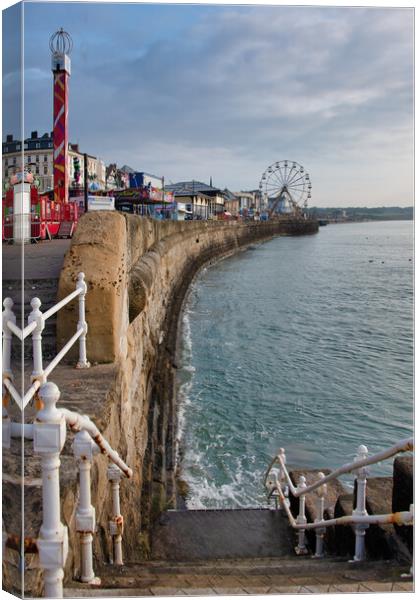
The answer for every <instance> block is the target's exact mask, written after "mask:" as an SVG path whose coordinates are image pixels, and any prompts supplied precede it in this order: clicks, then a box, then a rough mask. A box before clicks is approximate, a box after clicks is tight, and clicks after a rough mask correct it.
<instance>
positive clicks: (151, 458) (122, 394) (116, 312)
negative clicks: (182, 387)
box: [57, 212, 318, 570]
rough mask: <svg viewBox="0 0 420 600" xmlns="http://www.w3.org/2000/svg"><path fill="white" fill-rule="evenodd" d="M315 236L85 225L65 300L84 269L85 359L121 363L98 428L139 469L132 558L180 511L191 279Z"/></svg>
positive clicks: (100, 499) (260, 227) (129, 514)
mask: <svg viewBox="0 0 420 600" xmlns="http://www.w3.org/2000/svg"><path fill="white" fill-rule="evenodd" d="M317 230H318V224H317V223H316V222H313V221H286V220H285V221H279V222H261V223H258V222H252V223H244V224H242V223H234V222H232V223H231V222H209V221H205V222H200V221H198V222H173V221H169V222H159V221H154V220H150V219H145V218H141V217H138V216H135V215H123V214H121V213H117V212H92V213H88V214H86V215H84V216H83V217H82V218H81V220H80V222H79V225H78V228H77V231H76V233H75V236H74V237H73V240H72V244H71V247H70V249H69V251H68V253H67V255H66V257H65V261H64V266H63V269H62V272H61V276H60V283H59V297H60V298H62V297H64V296H65V295H67V294H68V293H70V292H71V291H73V290H74V286H75V281H76V277H77V274H78V273H79V272H80V271H83V272H84V273H85V277H86V282H87V285H88V293H87V296H86V319H87V322H88V327H89V330H88V336H87V353H88V359H89V360H90V362H91V363H93V364H95V363H114V365H115V377H114V378H113V381H112V384H111V386H110V388H109V391H108V393H107V395H106V398H104V399H103V414H102V415H101V421H103V422H105V423H106V427H105V430H104V431H103V433H104V435H105V437H106V438H107V439H108V440H109V442H110V443H111V444H112V446H113V447H114V448H115V449H117V450H118V452H119V453H120V455H121V456H122V457H123V458H124V460H125V461H126V462H127V464H128V465H130V467H131V468H132V469H133V471H134V476H133V479H132V480H131V481H126V482H123V483H122V486H121V490H122V496H121V511H122V514H123V515H124V520H125V524H126V527H125V531H124V542H123V543H124V555H125V559H126V560H128V561H129V560H135V559H139V558H144V557H146V556H147V553H148V549H149V537H148V532H149V530H150V526H151V524H152V522H153V520H154V518H155V517H156V516H157V515H158V514H159V513H160V512H161V511H162V510H164V509H165V508H167V507H174V506H175V505H176V496H177V494H176V477H175V475H176V473H175V471H176V464H175V438H176V405H175V394H174V379H175V378H174V374H175V370H176V365H175V363H174V356H175V349H176V337H177V326H178V318H179V314H180V311H181V308H182V302H183V299H184V297H185V293H186V291H187V289H188V286H189V284H190V283H191V280H192V279H193V277H194V275H195V274H196V273H197V271H198V270H199V269H200V267H202V266H203V265H204V264H205V263H208V262H209V261H212V260H215V259H218V258H220V257H221V256H223V255H226V254H229V253H232V252H234V251H236V250H237V249H239V248H241V247H244V246H246V245H248V244H252V243H255V242H258V241H260V240H264V239H268V238H270V237H273V236H276V235H299V234H306V233H315V232H316V231H317ZM77 317H78V314H77V305H76V303H72V304H70V305H68V306H67V307H66V308H64V309H63V310H62V311H60V312H59V313H58V322H57V342H58V347H61V346H62V345H64V343H65V341H66V340H68V339H69V337H70V336H71V335H72V334H73V332H74V330H75V327H76V323H77ZM86 394H87V395H88V394H89V389H87V390H86ZM80 410H81V411H82V410H83V407H82V406H81V408H80ZM96 463H98V464H96V465H95V470H94V473H93V475H94V477H93V481H94V482H95V485H94V489H93V494H92V503H93V505H94V506H95V507H96V511H97V522H98V527H99V532H100V535H98V536H95V538H96V541H95V544H96V547H95V552H96V556H97V558H99V559H104V560H106V559H107V558H108V557H107V550H106V544H105V543H102V544H101V539H102V540H104V539H105V532H106V531H107V528H108V520H109V514H110V512H111V506H110V498H109V496H110V494H109V493H108V489H107V486H108V483H107V479H106V461H96ZM64 518H65V520H66V523H67V524H68V525H70V529H71V528H72V521H73V519H74V509H73V510H70V509H69V507H68V510H67V511H65V515H64ZM73 569H74V565H73V567H72V569H71V570H73Z"/></svg>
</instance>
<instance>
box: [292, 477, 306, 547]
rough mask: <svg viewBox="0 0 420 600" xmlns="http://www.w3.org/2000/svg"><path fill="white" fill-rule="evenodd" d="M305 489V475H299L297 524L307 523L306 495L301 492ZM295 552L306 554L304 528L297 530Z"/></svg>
mask: <svg viewBox="0 0 420 600" xmlns="http://www.w3.org/2000/svg"><path fill="white" fill-rule="evenodd" d="M305 489H306V477H305V476H304V475H301V476H300V477H299V484H298V487H297V490H298V492H299V493H301V495H300V496H299V514H298V516H297V519H296V523H297V524H298V525H306V523H307V519H306V514H305V500H306V496H305V494H304V493H303V490H305ZM295 552H296V554H299V555H301V554H308V549H307V547H306V543H305V530H304V529H299V530H298V545H297V546H296V548H295Z"/></svg>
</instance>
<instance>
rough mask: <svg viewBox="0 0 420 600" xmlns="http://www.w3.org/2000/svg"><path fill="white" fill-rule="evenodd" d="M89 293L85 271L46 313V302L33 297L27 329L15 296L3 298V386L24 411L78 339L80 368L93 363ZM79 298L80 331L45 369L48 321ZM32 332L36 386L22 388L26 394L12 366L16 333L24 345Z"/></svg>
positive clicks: (78, 329)
mask: <svg viewBox="0 0 420 600" xmlns="http://www.w3.org/2000/svg"><path fill="white" fill-rule="evenodd" d="M86 292H87V286H86V283H85V275H84V273H79V274H78V276H77V283H76V289H75V290H74V292H72V293H71V294H69V295H68V296H66V297H65V298H63V300H61V301H60V302H57V304H55V305H54V306H52V307H51V308H49V309H48V310H47V311H45V312H44V313H43V312H41V310H40V307H41V305H42V303H41V300H40V299H39V298H32V300H31V307H32V312H31V313H30V314H29V316H28V324H27V326H26V327H25V328H24V329H21V328H20V327H18V326H17V325H16V315H15V313H14V312H13V310H12V308H13V300H12V299H11V298H5V300H4V301H3V306H4V311H3V315H2V317H3V319H2V327H3V385H4V387H5V388H6V390H7V396H11V397H12V398H13V400H14V401H15V402H16V403H17V405H18V406H19V408H20V409H21V410H23V409H24V408H25V406H26V405H27V404H28V402H29V401H30V400H31V399H32V398H33V397H34V396H35V394H36V393H37V391H38V390H39V388H40V387H41V385H42V383H44V382H45V381H47V378H48V377H49V375H50V374H51V373H52V371H53V370H54V369H55V367H56V366H57V365H58V364H59V362H60V361H61V360H62V359H63V358H64V356H65V355H66V354H67V352H68V351H69V350H70V348H71V347H72V346H73V345H74V344H75V343H76V342H77V340H79V360H78V363H77V368H78V369H85V368H88V367H89V366H90V365H89V362H88V360H87V357H86V335H87V330H88V327H87V323H86V318H85V296H86ZM77 297H78V298H79V320H78V323H77V329H76V333H75V334H74V335H73V336H72V337H71V338H70V339H69V341H68V342H67V343H66V344H65V345H64V347H63V348H62V349H61V350H60V351H59V352H58V353H57V355H56V356H55V357H54V358H53V359H52V361H51V362H50V363H49V365H48V366H47V367H45V369H44V366H43V356H42V332H43V330H44V328H45V321H46V320H47V319H49V318H50V317H52V315H54V314H55V313H57V312H58V311H59V310H60V309H61V308H63V307H64V306H66V304H68V303H69V302H71V301H72V300H74V299H75V298H77ZM30 334H32V357H33V370H32V376H31V379H32V385H31V386H30V387H29V389H28V390H27V391H26V392H23V391H22V393H20V392H19V391H18V390H17V389H16V387H15V385H14V383H13V372H12V366H11V356H12V336H13V335H15V336H16V337H17V338H18V339H19V340H20V341H21V342H22V344H23V343H24V340H25V339H26V338H27V337H28V336H29V335H30Z"/></svg>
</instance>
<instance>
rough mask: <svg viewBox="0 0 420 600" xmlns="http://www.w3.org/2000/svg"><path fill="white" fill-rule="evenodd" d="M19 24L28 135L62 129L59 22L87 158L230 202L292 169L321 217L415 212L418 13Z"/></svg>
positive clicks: (8, 33)
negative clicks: (300, 170) (209, 191)
mask: <svg viewBox="0 0 420 600" xmlns="http://www.w3.org/2000/svg"><path fill="white" fill-rule="evenodd" d="M18 22H19V18H18V10H17V9H16V8H13V7H11V8H9V9H8V10H7V11H5V12H4V13H3V139H5V135H6V133H13V134H14V135H15V136H17V137H19V132H20V127H19V119H18V114H19V111H18V106H19V103H18V95H19V80H20V77H19V61H18V59H17V56H18V53H17V52H15V53H14V54H13V52H12V50H13V49H14V50H16V49H17V46H18V43H19V35H18V33H17V29H18V27H17V25H18ZM23 22H24V71H23V72H24V90H25V94H24V132H25V136H29V134H30V132H31V131H32V130H37V131H38V132H39V133H44V132H46V131H51V130H52V73H51V70H50V63H51V58H50V51H49V47H48V42H49V37H50V35H51V34H52V33H53V32H54V31H56V30H57V29H58V28H60V27H64V29H65V30H66V31H68V32H69V33H70V34H71V36H72V38H73V43H74V48H73V51H72V54H71V61H72V74H71V79H70V100H69V140H70V141H71V142H73V143H79V145H80V149H81V151H82V152H88V153H90V154H93V155H95V156H99V157H100V158H102V159H103V160H104V161H105V163H107V164H108V163H110V162H117V164H118V165H119V166H122V165H124V164H128V165H130V166H131V167H133V168H134V169H136V170H139V171H146V172H149V173H154V174H156V175H159V176H162V175H163V176H164V177H165V181H166V182H174V183H175V182H177V181H182V180H190V179H195V180H198V181H204V182H206V183H208V182H209V179H210V177H212V181H213V184H214V185H215V186H217V187H221V188H224V187H228V188H229V189H231V190H233V191H237V190H241V189H242V190H246V189H256V188H258V185H259V181H260V179H261V175H262V173H263V172H264V171H265V169H266V168H267V167H268V166H269V165H270V164H272V163H273V162H275V161H280V160H285V159H287V160H291V161H297V162H298V163H300V164H301V165H303V166H304V167H305V169H306V170H307V171H308V173H309V174H310V177H311V182H312V200H311V204H312V206H338V207H339V206H343V207H344V206H397V205H398V206H409V205H412V204H413V202H414V196H413V173H414V157H413V143H414V123H413V79H414V73H413V62H414V56H413V45H414V38H413V28H414V13H413V11H412V10H411V9H403V8H367V7H360V8H344V7H341V8H340V7H335V8H334V7H293V6H261V5H259V6H252V5H242V6H239V5H231V6H229V5H226V6H221V5H213V6H212V5H204V4H203V5H162V4H161V5H141V4H98V3H84V2H79V3H69V2H44V3H42V2H24V9H23ZM13 56H14V58H13Z"/></svg>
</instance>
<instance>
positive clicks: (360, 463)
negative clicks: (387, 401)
mask: <svg viewBox="0 0 420 600" xmlns="http://www.w3.org/2000/svg"><path fill="white" fill-rule="evenodd" d="M413 448H414V439H413V438H406V439H404V440H401V441H399V442H397V443H396V444H394V445H393V446H390V447H389V448H387V449H386V450H383V451H382V452H378V453H377V454H373V455H372V456H370V457H368V458H364V459H362V460H357V461H353V462H351V463H346V464H344V465H342V466H341V467H339V468H338V469H336V470H335V471H333V472H332V473H329V475H325V476H324V477H323V478H322V479H319V480H318V481H316V482H315V483H313V484H312V485H309V486H307V487H305V488H304V489H302V490H300V491H299V490H298V489H297V488H296V487H295V486H294V485H293V482H292V480H291V479H290V475H289V472H288V470H287V467H286V465H285V463H284V460H283V459H282V457H281V454H282V450H283V448H281V449H280V453H279V454H278V455H276V456H275V457H274V458H273V460H272V461H271V463H270V466H269V468H268V469H267V471H266V474H265V477H264V485H265V484H266V483H267V478H268V475H269V473H270V470H271V469H272V468H273V466H274V464H275V463H276V462H278V463H279V464H280V466H281V467H282V471H283V473H284V475H285V477H286V479H287V483H288V486H289V489H290V491H291V492H292V494H293V496H295V498H298V497H299V496H301V495H302V494H308V493H309V492H313V491H314V490H316V489H317V488H319V487H320V486H321V485H324V484H325V483H327V482H328V481H331V479H335V478H337V477H339V476H340V475H344V474H346V473H351V472H352V471H355V470H357V469H360V467H365V466H368V465H372V464H374V463H378V462H381V461H382V460H385V459H387V458H391V457H392V456H394V455H395V454H399V453H400V452H411V451H412V450H413Z"/></svg>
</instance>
